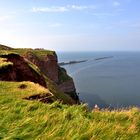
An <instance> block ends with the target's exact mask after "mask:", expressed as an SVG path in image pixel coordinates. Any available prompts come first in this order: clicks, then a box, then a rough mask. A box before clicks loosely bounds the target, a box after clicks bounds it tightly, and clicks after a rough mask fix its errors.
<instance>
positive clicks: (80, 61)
mask: <svg viewBox="0 0 140 140" xmlns="http://www.w3.org/2000/svg"><path fill="white" fill-rule="evenodd" d="M109 58H113V56H105V57H99V58H95V59H94V60H95V61H97V60H103V59H109ZM87 61H88V60H87V59H86V60H78V61H77V60H73V61H69V62H60V63H58V64H59V66H64V65H72V64H77V63H83V62H87Z"/></svg>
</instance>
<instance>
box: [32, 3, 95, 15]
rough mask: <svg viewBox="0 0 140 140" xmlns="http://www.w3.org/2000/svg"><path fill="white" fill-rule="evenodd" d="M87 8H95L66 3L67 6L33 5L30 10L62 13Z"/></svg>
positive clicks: (93, 7)
mask: <svg viewBox="0 0 140 140" xmlns="http://www.w3.org/2000/svg"><path fill="white" fill-rule="evenodd" d="M87 9H96V6H86V5H67V6H54V7H33V8H32V9H31V12H46V13H63V12H67V11H73V10H76V11H82V10H87Z"/></svg>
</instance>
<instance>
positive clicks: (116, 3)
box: [113, 1, 121, 6]
mask: <svg viewBox="0 0 140 140" xmlns="http://www.w3.org/2000/svg"><path fill="white" fill-rule="evenodd" d="M120 5H121V4H120V3H119V2H118V1H114V2H113V6H120Z"/></svg>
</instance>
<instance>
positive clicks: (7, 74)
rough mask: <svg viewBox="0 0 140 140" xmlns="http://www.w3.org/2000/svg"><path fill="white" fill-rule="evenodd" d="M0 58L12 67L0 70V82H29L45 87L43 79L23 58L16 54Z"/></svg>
mask: <svg viewBox="0 0 140 140" xmlns="http://www.w3.org/2000/svg"><path fill="white" fill-rule="evenodd" d="M1 57H2V58H7V61H8V62H12V63H13V66H10V67H8V68H6V69H0V80H4V81H31V82H35V83H39V84H40V85H42V86H44V87H46V82H45V79H44V77H43V76H42V75H41V74H39V73H37V72H36V71H35V70H33V69H32V68H31V67H30V66H29V64H28V63H27V62H26V61H25V59H24V58H23V57H21V56H19V55H18V54H8V55H2V56H1Z"/></svg>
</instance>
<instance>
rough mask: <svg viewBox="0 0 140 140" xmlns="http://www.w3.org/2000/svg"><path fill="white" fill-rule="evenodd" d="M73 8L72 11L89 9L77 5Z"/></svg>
mask: <svg viewBox="0 0 140 140" xmlns="http://www.w3.org/2000/svg"><path fill="white" fill-rule="evenodd" d="M71 8H72V9H75V10H84V9H87V8H88V6H77V5H72V6H71Z"/></svg>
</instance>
